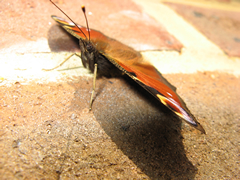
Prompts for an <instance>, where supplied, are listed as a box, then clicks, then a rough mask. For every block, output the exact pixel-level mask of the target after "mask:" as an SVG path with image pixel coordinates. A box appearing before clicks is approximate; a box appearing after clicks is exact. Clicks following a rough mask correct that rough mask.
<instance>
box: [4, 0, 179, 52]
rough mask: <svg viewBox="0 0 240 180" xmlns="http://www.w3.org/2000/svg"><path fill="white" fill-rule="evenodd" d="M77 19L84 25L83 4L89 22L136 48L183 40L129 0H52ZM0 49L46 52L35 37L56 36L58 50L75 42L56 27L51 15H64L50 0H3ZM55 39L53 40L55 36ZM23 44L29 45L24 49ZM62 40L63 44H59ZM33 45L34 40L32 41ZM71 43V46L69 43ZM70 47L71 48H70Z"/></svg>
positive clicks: (172, 46) (168, 47) (154, 47)
mask: <svg viewBox="0 0 240 180" xmlns="http://www.w3.org/2000/svg"><path fill="white" fill-rule="evenodd" d="M55 3H56V4H57V5H59V6H60V8H61V9H62V10H63V11H64V12H66V13H67V14H68V15H69V16H70V17H71V18H72V19H73V20H74V21H75V22H76V23H78V24H80V25H83V26H85V24H86V22H85V19H84V15H83V13H82V11H81V6H82V5H85V6H86V10H87V17H88V21H89V26H90V28H92V29H96V30H99V31H101V32H102V33H104V34H106V35H107V36H109V37H112V38H114V39H117V40H120V41H121V42H123V43H125V44H128V45H129V46H132V47H133V48H135V49H137V50H159V49H161V50H164V49H165V50H176V51H181V48H182V47H183V46H182V44H181V43H180V42H179V41H178V40H177V39H176V38H175V37H174V36H172V35H171V34H170V33H169V32H168V31H167V30H166V29H165V28H164V26H162V25H161V24H160V23H159V22H158V21H156V20H155V19H154V18H152V17H150V16H149V15H148V14H147V13H146V12H143V11H142V10H141V8H140V6H138V5H136V4H135V3H134V2H132V1H127V0H123V1H121V2H120V1H117V0H114V1H102V0H97V1H94V2H93V1H86V0H85V1H80V0H78V1H75V0H74V1H73V0H72V1H64V0H61V1H55ZM0 8H1V9H0V12H1V13H0V18H1V19H2V20H1V22H0V36H1V37H2V38H1V40H0V50H1V51H0V52H20V53H29V52H47V51H50V50H49V48H47V47H44V46H43V47H41V48H40V47H39V46H34V43H32V42H34V41H37V42H39V43H40V42H45V43H46V41H47V39H48V42H49V45H50V49H51V50H52V51H54V49H52V46H51V45H52V42H51V40H55V38H54V37H57V38H58V41H57V42H55V43H58V44H59V43H60V45H59V47H61V51H69V50H71V51H75V50H76V48H77V47H78V45H74V44H73V43H71V44H70V45H69V46H66V44H68V41H70V40H71V37H70V36H71V35H69V34H68V33H66V32H63V31H61V30H60V29H59V27H58V25H57V24H56V23H55V22H54V21H53V20H52V19H51V15H58V16H59V17H63V18H65V19H67V18H66V17H65V15H63V14H62V13H61V12H60V11H59V10H58V9H57V8H56V7H55V6H54V5H53V4H52V3H51V2H50V1H48V0H44V1H41V2H38V1H33V0H31V1H26V0H23V1H20V0H17V1H14V2H12V1H3V3H2V4H1V7H0ZM55 41H56V40H55ZM23 44H25V46H27V45H28V44H31V46H30V47H28V48H26V49H23V47H22V46H23ZM61 44H62V45H61ZM35 45H36V42H35ZM71 46H73V47H71ZM70 47H71V48H70Z"/></svg>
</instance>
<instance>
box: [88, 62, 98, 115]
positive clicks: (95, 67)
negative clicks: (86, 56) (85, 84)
mask: <svg viewBox="0 0 240 180" xmlns="http://www.w3.org/2000/svg"><path fill="white" fill-rule="evenodd" d="M96 78H97V64H96V63H95V64H94V74H93V88H92V95H91V99H90V104H89V111H91V110H92V103H93V95H94V91H95V87H96Z"/></svg>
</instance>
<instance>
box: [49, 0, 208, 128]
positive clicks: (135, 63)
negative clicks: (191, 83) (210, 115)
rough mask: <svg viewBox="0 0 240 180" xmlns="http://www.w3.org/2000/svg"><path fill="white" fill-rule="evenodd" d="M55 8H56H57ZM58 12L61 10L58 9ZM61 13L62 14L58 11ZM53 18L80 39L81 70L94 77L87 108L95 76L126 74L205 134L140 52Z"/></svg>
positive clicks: (83, 8)
mask: <svg viewBox="0 0 240 180" xmlns="http://www.w3.org/2000/svg"><path fill="white" fill-rule="evenodd" d="M50 1H51V0H50ZM51 2H52V1H51ZM52 3H53V2H52ZM53 4H54V3H53ZM54 5H55V6H56V7H57V5H56V4H54ZM57 8H58V9H60V8H59V7H57ZM82 10H83V12H84V15H85V19H86V13H85V7H82ZM60 11H62V10H61V9H60ZM62 12H63V11H62ZM63 13H64V12H63ZM64 14H65V13H64ZM65 15H66V14H65ZM66 16H67V15H66ZM67 17H68V16H67ZM52 18H53V19H54V20H55V21H56V22H57V23H58V24H60V25H61V27H63V28H64V29H65V30H66V31H67V32H68V33H70V34H71V35H73V36H74V37H76V38H78V39H79V45H80V50H81V56H80V55H78V56H80V57H81V60H82V64H83V66H84V67H85V68H88V69H89V70H90V71H91V72H92V73H94V87H93V92H92V96H91V100H90V108H91V105H92V100H93V93H94V89H95V81H96V76H97V74H98V75H101V76H108V77H111V76H117V75H121V74H126V75H128V76H129V77H130V78H132V79H133V80H134V81H136V82H137V83H138V84H140V86H142V87H143V88H144V89H145V90H146V91H147V92H149V93H150V94H152V95H153V96H154V97H155V98H156V99H157V100H158V101H160V102H161V103H162V104H164V105H165V106H167V107H168V108H169V109H170V110H171V111H172V112H174V113H175V114H176V115H177V116H178V117H180V118H181V119H183V120H184V121H186V122H187V123H188V124H190V125H191V126H193V127H194V128H196V129H198V130H200V131H201V132H202V133H205V130H204V129H203V127H202V126H201V125H200V123H198V121H197V120H196V118H195V117H194V116H193V115H192V114H191V112H190V111H189V110H188V108H187V106H186V104H185V103H184V101H183V100H182V99H181V98H180V96H179V95H178V94H177V93H176V88H175V87H174V86H172V85H171V84H170V83H168V81H167V80H166V79H165V78H164V77H163V76H162V75H161V74H160V72H159V71H158V70H157V69H156V68H155V67H154V66H153V65H152V64H150V63H149V62H147V61H145V60H144V59H143V57H142V55H141V53H140V52H137V51H135V50H134V49H133V48H131V47H129V46H127V45H125V44H123V43H121V42H119V41H117V40H115V39H112V38H110V37H107V36H106V35H104V34H103V33H101V32H99V31H97V30H93V29H89V27H88V22H87V19H86V22H87V27H83V26H80V25H77V24H76V23H75V22H74V21H72V20H71V18H69V17H68V18H69V19H70V20H71V21H67V20H64V19H63V18H60V17H57V16H54V15H52ZM86 35H88V37H87V36H86ZM67 59H68V58H67ZM65 61H66V60H65ZM65 61H64V62H65Z"/></svg>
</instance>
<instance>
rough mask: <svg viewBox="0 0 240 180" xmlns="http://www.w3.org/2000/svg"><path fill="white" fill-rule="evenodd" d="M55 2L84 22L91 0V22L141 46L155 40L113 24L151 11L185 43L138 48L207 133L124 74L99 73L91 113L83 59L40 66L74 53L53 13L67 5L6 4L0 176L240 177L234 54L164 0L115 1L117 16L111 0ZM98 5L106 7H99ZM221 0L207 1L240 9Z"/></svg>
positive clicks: (239, 66)
mask: <svg viewBox="0 0 240 180" xmlns="http://www.w3.org/2000/svg"><path fill="white" fill-rule="evenodd" d="M56 2H57V3H58V5H59V6H61V7H62V8H63V9H64V10H65V9H66V11H67V12H70V15H71V17H72V18H74V19H75V17H76V21H77V22H79V23H84V22H80V21H81V18H82V14H81V12H80V7H81V4H83V3H84V4H85V5H86V7H88V6H90V7H91V6H93V9H92V10H91V11H92V12H93V15H89V16H90V18H89V21H90V20H91V21H90V22H92V21H93V22H94V25H93V26H94V28H95V29H96V28H97V29H98V28H100V29H99V30H101V29H103V31H105V33H110V34H108V35H109V36H111V37H115V38H117V39H121V38H122V39H123V41H125V42H124V43H126V44H131V45H132V46H135V47H136V48H138V47H139V49H141V48H143V47H144V48H146V47H148V48H149V47H156V46H157V45H156V44H154V43H152V41H153V40H154V39H152V38H150V39H146V36H144V37H142V36H141V35H140V36H141V37H140V38H139V39H138V41H134V38H132V39H129V38H128V37H129V36H131V34H133V33H134V32H132V30H129V31H127V30H122V29H121V28H123V29H124V28H126V29H128V28H130V29H131V28H135V26H130V27H121V28H120V29H121V30H120V31H117V30H115V31H111V30H107V29H109V28H113V29H114V28H116V26H120V25H122V24H124V21H125V19H126V12H128V13H127V14H128V15H129V13H130V12H131V13H130V14H131V15H130V16H131V18H130V19H134V18H135V20H134V21H131V20H129V23H130V24H131V22H135V23H137V22H138V24H139V25H141V21H140V20H144V19H145V22H144V23H143V27H144V26H146V24H147V23H148V21H147V20H149V19H148V18H146V15H148V16H149V17H151V18H152V19H151V18H150V20H149V21H150V24H151V26H152V27H155V28H156V27H164V29H166V30H167V32H169V35H170V36H169V37H170V38H171V36H174V37H175V38H176V40H177V41H178V42H176V44H177V46H174V45H173V46H172V47H179V46H178V45H179V43H180V44H182V45H183V46H184V47H183V48H182V50H181V53H179V52H178V50H177V49H174V48H173V49H172V50H171V51H170V50H168V51H159V50H157V49H156V50H155V51H152V49H151V50H147V49H146V50H145V51H144V52H142V54H143V56H144V58H145V59H147V60H149V61H151V62H152V63H153V64H154V65H155V66H156V67H157V68H158V69H159V70H160V71H161V72H162V73H163V74H164V77H166V78H167V79H168V80H169V82H170V83H172V84H173V85H174V86H176V87H177V92H178V93H179V95H180V96H181V97H182V98H183V99H184V101H185V102H186V104H187V106H188V108H189V109H190V110H191V112H192V113H193V114H194V115H195V116H196V118H197V119H198V120H199V122H200V123H201V124H202V126H203V127H204V128H205V130H206V135H203V134H201V133H200V132H198V131H197V130H195V129H193V128H192V127H190V126H189V125H187V124H186V123H184V122H182V121H181V120H179V119H178V118H177V117H175V116H174V115H173V114H172V113H171V112H170V111H169V110H168V109H167V108H165V107H164V106H163V105H161V103H159V102H157V101H156V100H155V99H154V98H153V97H151V95H149V94H148V93H147V92H145V90H144V89H142V88H141V87H139V86H138V85H137V84H136V83H134V82H133V81H132V80H131V79H129V78H127V77H121V78H110V79H107V78H102V79H98V80H97V82H96V87H97V88H96V95H95V98H94V103H93V109H92V111H91V112H89V111H88V106H89V99H90V95H91V88H92V80H93V79H92V75H90V74H89V72H88V71H87V70H86V69H84V68H83V67H82V64H81V60H80V59H78V58H77V57H73V58H72V59H71V60H69V61H68V62H67V63H66V64H64V66H62V67H60V68H59V69H58V70H56V71H51V72H44V71H42V70H41V69H42V68H50V67H53V66H54V65H57V64H59V62H61V61H62V60H63V59H64V58H65V57H67V56H68V55H70V53H68V51H72V52H73V51H78V50H77V48H78V46H77V44H76V42H75V41H74V39H73V38H71V36H68V35H67V34H66V33H64V31H62V30H61V29H60V28H59V27H57V26H56V25H54V24H53V23H54V22H53V21H51V19H50V15H51V14H56V15H59V16H60V15H61V13H59V12H58V11H57V10H56V9H55V7H53V6H52V5H51V4H50V2H48V1H47V0H45V1H43V2H42V3H40V4H39V3H38V2H37V1H16V3H15V4H14V5H11V3H10V2H9V3H8V2H4V3H3V4H2V6H1V11H0V12H3V13H0V16H1V17H2V19H4V18H3V16H4V17H5V19H4V20H3V21H1V22H0V23H1V26H0V27H1V28H3V27H5V30H3V29H2V30H1V32H0V34H1V37H2V38H1V40H0V58H1V66H0V81H1V83H0V85H1V86H0V175H1V179H239V178H240V177H239V171H240V169H239V139H240V137H239V121H240V118H239V117H240V105H239V104H240V103H239V102H240V101H239V98H240V79H239V74H240V59H239V58H238V57H231V58H230V57H228V56H227V55H226V54H225V53H224V51H223V50H221V49H220V48H219V47H218V46H217V45H215V44H214V43H213V42H211V41H209V40H208V39H207V38H206V37H205V36H204V35H203V34H201V33H200V32H199V31H198V30H196V29H195V28H194V25H190V24H189V23H188V22H187V21H186V20H184V19H183V18H182V17H181V16H180V15H178V14H176V13H175V12H174V11H173V10H172V9H170V8H169V7H168V6H167V5H165V4H162V3H159V2H158V1H154V0H151V1H145V0H141V1H136V2H135V3H136V4H134V2H130V3H129V4H122V6H121V5H117V6H119V7H117V10H118V11H117V10H116V13H115V14H114V12H115V11H114V10H111V11H107V10H108V9H109V8H110V7H111V8H113V7H114V6H110V7H108V3H106V1H101V2H100V1H96V2H95V3H92V4H91V3H90V2H88V1H86V2H85V1H84V2H82V1H81V2H75V1H69V2H67V1H64V0H62V1H56ZM113 2H115V1H113ZM116 2H117V1H116ZM171 2H172V1H171ZM179 2H180V1H179ZM183 2H184V4H186V3H188V2H189V1H181V3H183ZM195 2H196V6H199V7H201V8H202V7H205V6H206V5H207V6H209V4H208V3H209V2H204V1H195ZM74 3H78V4H77V5H76V4H74ZM98 3H102V4H101V7H105V6H106V7H105V9H102V10H98V11H97V9H98V8H97V7H98ZM125 3H126V2H125ZM221 3H222V2H220V3H219V2H216V1H214V3H213V5H212V6H211V8H213V9H215V8H219V7H222V6H223V5H224V7H230V8H229V9H228V11H230V12H231V11H233V12H234V13H235V12H236V9H235V8H232V7H233V6H232V3H233V2H230V3H229V2H228V3H226V2H224V4H221ZM234 3H236V2H235V1H234ZM128 5H129V8H128ZM130 5H131V6H130ZM191 5H192V4H191ZM200 5H201V6H200ZM237 5H238V4H234V7H237ZM239 7H240V6H239ZM121 8H122V9H123V11H121ZM131 8H132V9H131ZM211 8H209V9H210V10H211ZM23 9H24V11H23ZM87 9H89V8H87ZM127 10H129V11H127ZM94 11H97V12H96V13H97V14H98V15H100V14H101V13H102V12H100V11H104V12H103V14H104V17H107V18H106V19H105V20H106V21H104V22H101V21H98V19H97V18H96V16H94ZM76 12H78V14H77V15H76ZM107 12H111V13H110V14H108V13H107ZM133 12H134V13H133ZM74 13H75V14H74ZM6 17H7V19H6ZM62 17H63V16H62ZM133 17H134V18H133ZM78 18H79V19H80V20H79V19H78ZM111 18H112V19H111ZM16 19H18V21H16ZM109 19H110V20H112V21H111V23H109V25H107V26H106V23H107V22H108V21H110V20H109ZM146 19H147V20H146ZM155 21H156V23H157V24H155V25H154V23H153V22H155ZM49 22H51V24H50V23H49ZM113 22H114V23H115V24H114V23H113ZM225 22H226V21H225ZM111 24H113V26H112V27H111ZM116 24H117V25H116ZM105 26H106V29H104V27H105ZM150 30H151V29H148V31H150ZM152 30H153V36H154V35H156V34H154V33H156V32H157V31H155V29H154V28H153V29H152ZM108 31H109V32H108ZM125 31H127V32H125ZM138 31H139V30H138ZM143 31H144V29H143ZM54 32H55V33H54ZM121 32H122V33H123V34H121ZM111 33H112V34H111ZM125 33H126V34H125ZM144 33H146V32H144ZM124 34H125V35H124ZM135 35H136V36H137V34H135ZM169 37H168V38H169ZM124 39H125V40H124ZM148 40H149V41H148ZM134 42H136V43H135V44H134ZM146 44H148V46H145V45H146ZM150 45H152V46H150ZM158 45H159V44H158ZM159 49H161V48H159ZM163 49H164V48H163Z"/></svg>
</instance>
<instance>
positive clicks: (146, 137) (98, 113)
mask: <svg viewBox="0 0 240 180" xmlns="http://www.w3.org/2000/svg"><path fill="white" fill-rule="evenodd" d="M97 87H98V88H97V90H96V93H97V94H96V97H95V101H94V103H93V110H92V111H93V113H94V115H95V117H96V119H97V121H98V122H99V123H100V125H101V127H102V128H103V129H104V131H105V132H106V133H107V134H108V135H109V136H110V137H111V139H112V140H113V142H114V143H116V145H117V146H118V148H119V149H121V151H122V152H123V153H124V154H125V155H127V157H128V158H130V159H131V160H132V161H133V162H134V163H135V164H136V165H137V167H139V168H140V169H141V171H142V172H144V173H145V174H146V175H147V176H149V177H150V178H151V179H159V178H160V179H193V178H194V176H195V174H196V172H197V168H195V167H194V166H193V164H192V163H191V162H190V161H189V160H188V158H187V157H186V154H185V151H184V146H183V143H182V136H181V132H180V126H181V121H180V120H179V119H178V118H176V117H175V116H174V115H173V114H172V112H170V111H169V110H168V109H167V108H166V107H165V106H163V105H162V104H161V103H159V102H158V101H157V100H156V99H155V98H154V97H152V95H150V94H148V92H146V91H145V90H144V89H143V88H142V87H140V86H139V85H138V84H136V83H135V82H134V81H133V80H131V79H129V78H127V77H125V78H118V79H114V78H112V79H99V80H98V81H97ZM75 89H76V93H75V94H76V95H77V96H79V92H78V91H79V88H78V87H77V85H76V84H75ZM74 99H75V100H76V101H79V98H77V97H76V98H74ZM77 104H78V102H72V105H73V106H75V105H77ZM74 109H75V108H74Z"/></svg>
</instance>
